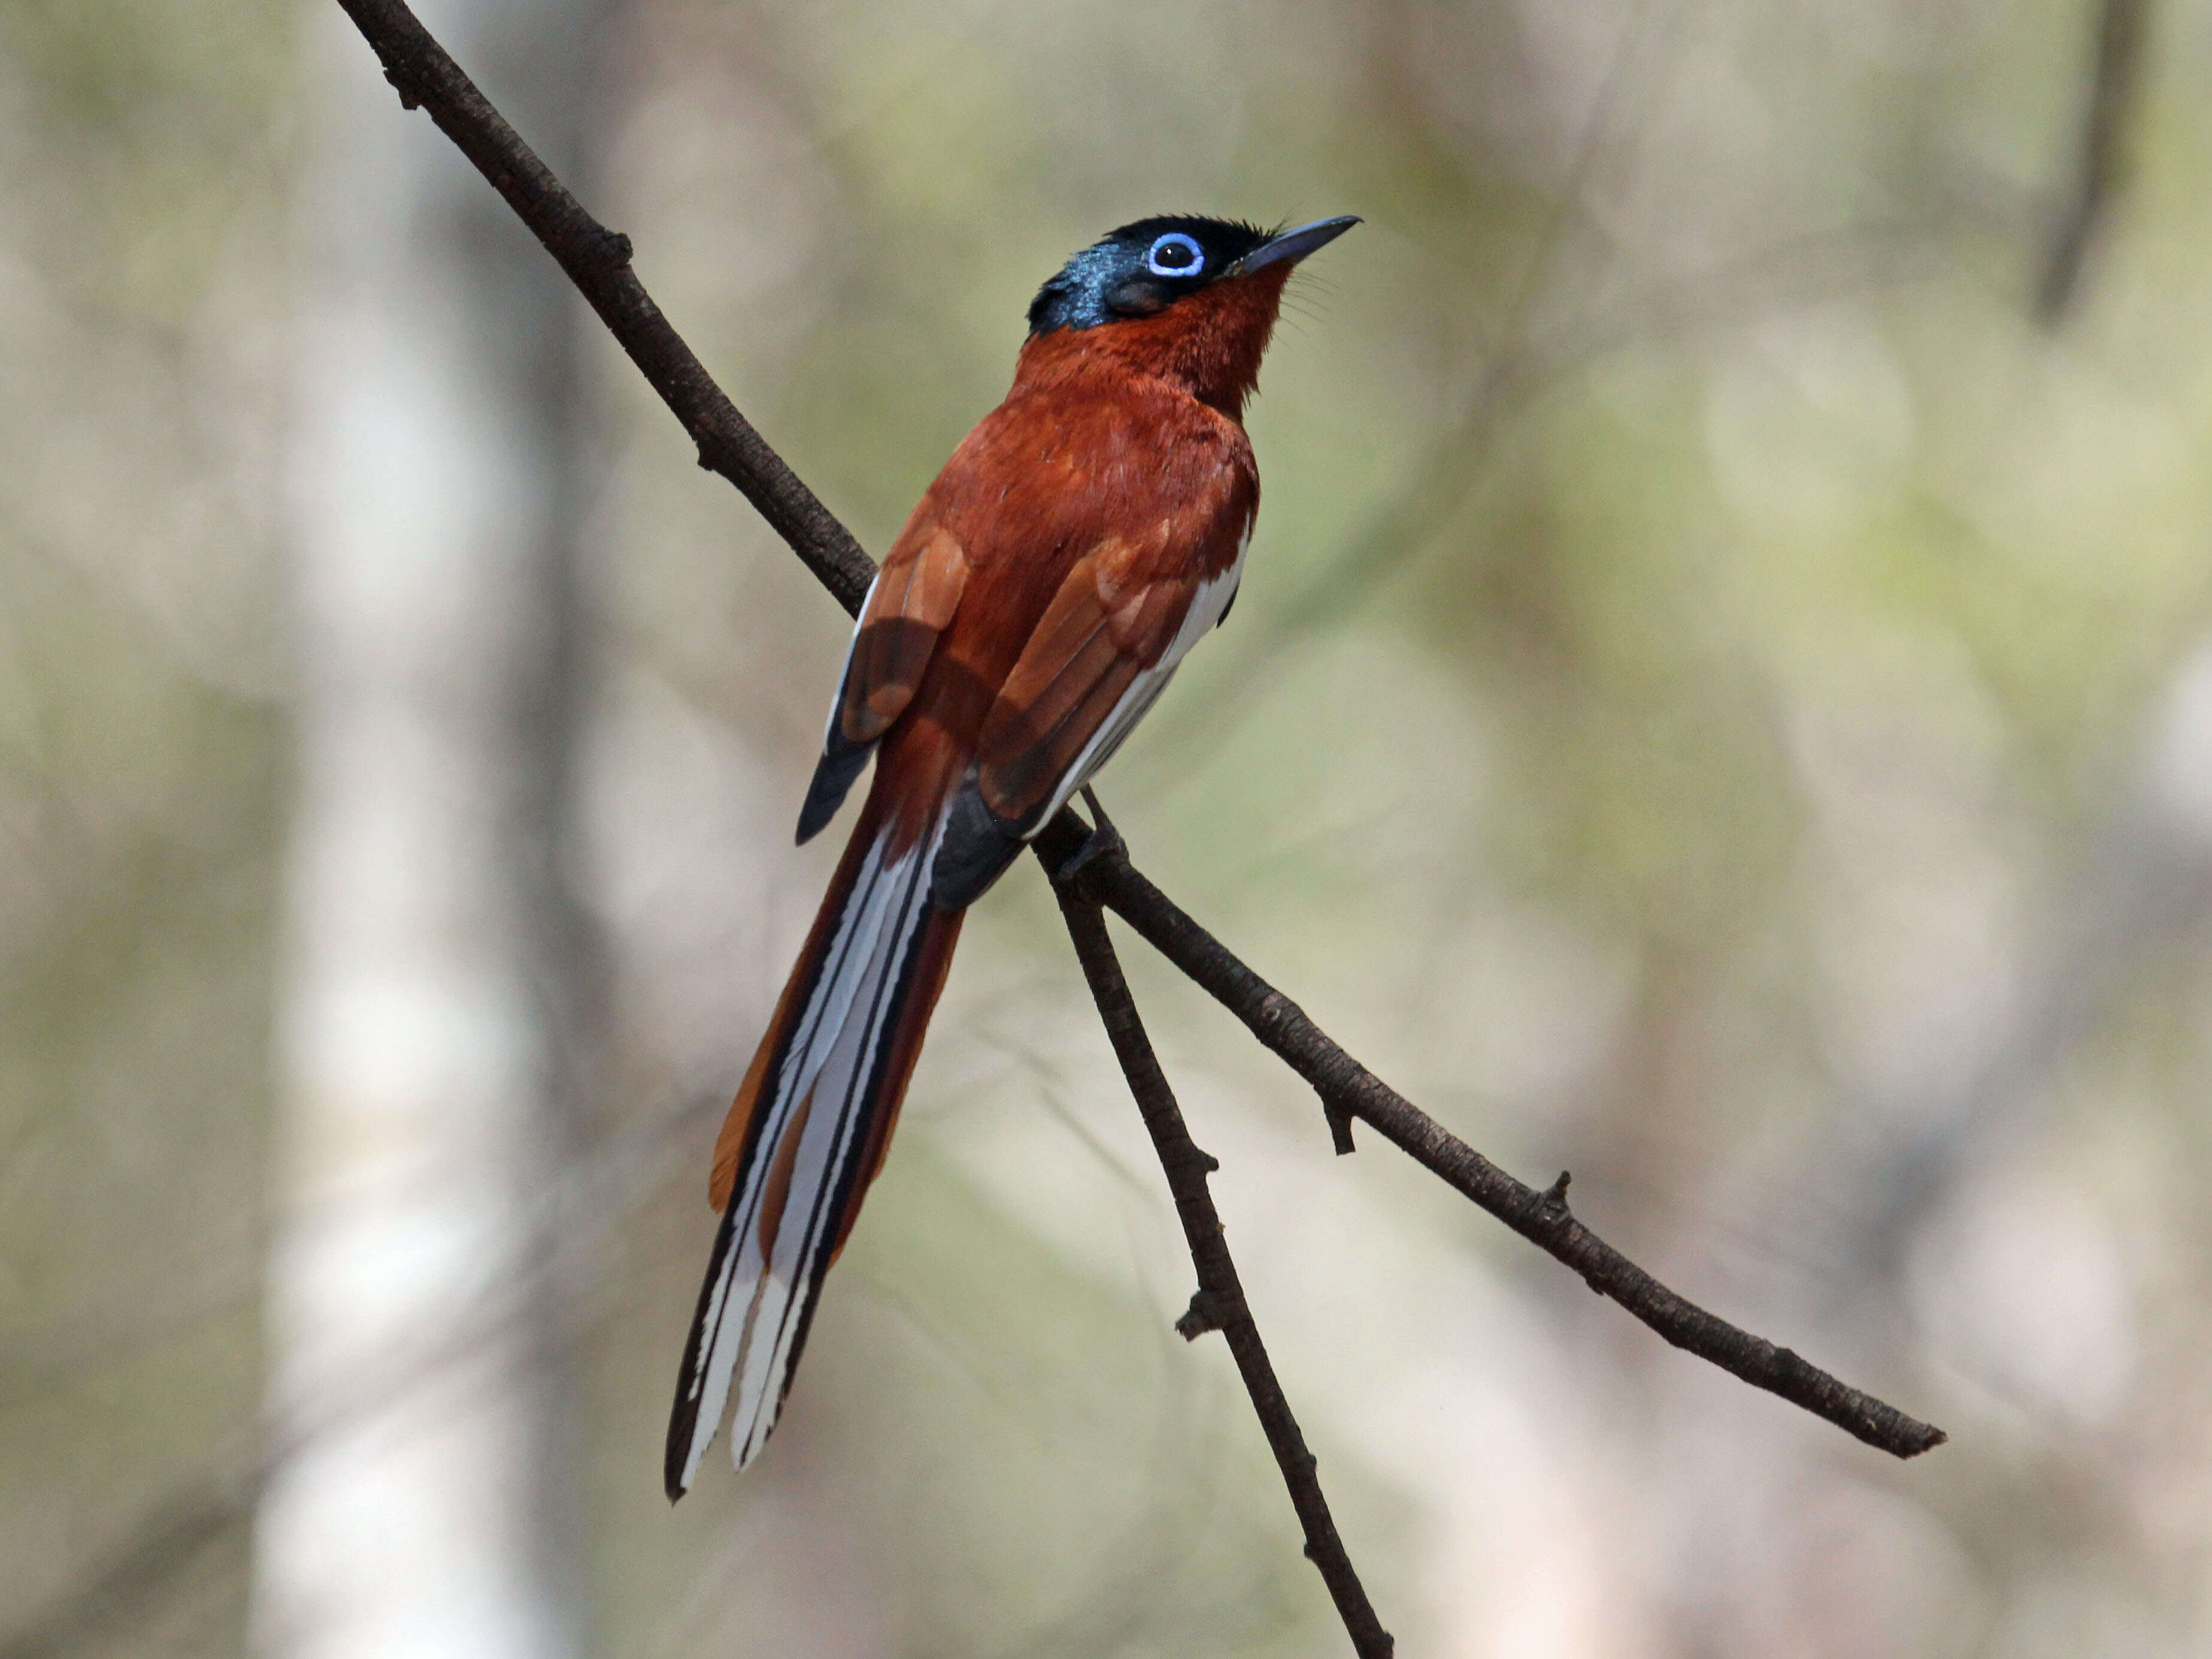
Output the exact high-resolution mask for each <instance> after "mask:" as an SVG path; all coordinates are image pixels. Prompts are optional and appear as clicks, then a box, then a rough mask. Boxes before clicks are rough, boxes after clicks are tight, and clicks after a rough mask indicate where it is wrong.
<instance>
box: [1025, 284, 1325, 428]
mask: <svg viewBox="0 0 2212 1659" xmlns="http://www.w3.org/2000/svg"><path fill="white" fill-rule="evenodd" d="M1290 273H1291V267H1290V266H1289V265H1288V264H1279V265H1270V266H1268V267H1267V268H1266V269H1264V270H1257V271H1255V272H1254V273H1253V274H1252V275H1251V276H1231V277H1225V278H1224V279H1223V280H1221V281H1219V282H1218V283H1212V284H1211V285H1210V286H1208V287H1206V288H1202V289H1200V290H1199V291H1198V292H1197V293H1195V294H1192V295H1186V296H1185V297H1184V298H1182V299H1180V300H1178V301H1176V302H1175V303H1174V304H1173V305H1171V306H1169V307H1167V308H1166V309H1165V310H1163V311H1159V312H1157V313H1153V314H1152V316H1149V317H1128V318H1123V319H1119V320H1117V321H1115V322H1111V323H1102V324H1100V325H1097V327H1094V328H1079V329H1058V330H1055V331H1053V332H1051V333H1049V334H1040V335H1036V336H1035V337H1032V338H1031V339H1030V341H1029V343H1027V344H1025V345H1024V346H1023V348H1022V355H1021V359H1020V362H1019V365H1018V368H1016V370H1015V374H1014V390H1015V391H1016V392H1031V391H1042V390H1043V389H1045V388H1046V387H1048V386H1055V385H1060V384H1063V383H1065V382H1066V381H1068V380H1075V379H1087V378H1089V377H1091V375H1094V374H1100V373H1102V372H1103V373H1106V374H1117V373H1118V374H1125V375H1133V376H1138V377H1142V378H1147V379H1153V380H1165V381H1167V382H1169V383H1170V385H1172V386H1176V387H1177V388H1178V389H1180V390H1182V391H1183V392H1188V393H1189V394H1190V395H1191V396H1192V397H1194V398H1197V399H1198V400H1199V401H1200V403H1203V404H1210V405H1212V407H1213V408H1215V409H1218V410H1220V411H1221V412H1222V413H1223V414H1225V415H1226V416H1229V417H1230V418H1231V420H1238V421H1241V420H1242V419H1243V415H1244V404H1245V403H1246V401H1247V400H1248V399H1249V398H1250V397H1251V395H1252V392H1253V390H1254V388H1255V387H1256V386H1258V385H1259V382H1260V361H1261V358H1262V357H1264V356H1267V341H1268V337H1270V336H1271V335H1272V334H1273V332H1274V329H1275V314H1276V313H1277V311H1278V310H1279V308H1280V307H1281V305H1282V299H1283V283H1284V280H1285V278H1286V277H1288V276H1289V275H1290Z"/></svg>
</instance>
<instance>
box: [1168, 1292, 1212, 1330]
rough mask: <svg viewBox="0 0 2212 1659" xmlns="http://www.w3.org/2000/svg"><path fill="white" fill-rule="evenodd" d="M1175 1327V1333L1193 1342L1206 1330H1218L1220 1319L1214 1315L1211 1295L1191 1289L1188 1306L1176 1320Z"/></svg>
mask: <svg viewBox="0 0 2212 1659" xmlns="http://www.w3.org/2000/svg"><path fill="white" fill-rule="evenodd" d="M1175 1328H1176V1335H1177V1336H1180V1337H1181V1338H1182V1340H1184V1341H1186V1342H1195V1341H1197V1340H1198V1339H1199V1338H1200V1337H1201V1336H1204V1335H1205V1334H1206V1333H1207V1332H1208V1331H1218V1330H1219V1329H1220V1328H1221V1321H1220V1320H1219V1318H1218V1317H1217V1316H1216V1314H1215V1311H1214V1301H1213V1297H1212V1295H1211V1294H1210V1293H1208V1292H1207V1291H1192V1292H1191V1293H1190V1306H1189V1307H1188V1308H1186V1309H1185V1310H1183V1314H1182V1318H1180V1319H1178V1320H1176V1322H1175Z"/></svg>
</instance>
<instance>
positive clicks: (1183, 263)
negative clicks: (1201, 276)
mask: <svg viewBox="0 0 2212 1659" xmlns="http://www.w3.org/2000/svg"><path fill="white" fill-rule="evenodd" d="M1145 266H1146V269H1147V270H1150V271H1151V272H1152V275H1153V276H1196V275H1197V274H1198V273H1199V271H1200V270H1203V269H1204V268H1205V266H1206V251H1205V250H1204V249H1203V248H1201V247H1200V246H1199V245H1198V240H1197V239H1196V238H1195V237H1192V236H1186V235H1184V234H1182V232H1181V231H1179V230H1171V231H1170V232H1169V233H1168V234H1166V235H1164V236H1163V237H1160V238H1159V239H1158V240H1156V241H1154V242H1153V244H1152V249H1151V251H1150V252H1147V253H1146V255H1145Z"/></svg>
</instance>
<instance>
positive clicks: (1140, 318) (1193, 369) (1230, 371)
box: [1024, 215, 1359, 415]
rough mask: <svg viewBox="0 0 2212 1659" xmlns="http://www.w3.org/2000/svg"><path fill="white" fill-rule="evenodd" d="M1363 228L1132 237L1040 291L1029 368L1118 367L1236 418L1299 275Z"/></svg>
mask: <svg viewBox="0 0 2212 1659" xmlns="http://www.w3.org/2000/svg"><path fill="white" fill-rule="evenodd" d="M1358 222H1359V221H1358V218H1357V217H1354V216H1351V215H1345V216H1340V217H1337V218H1334V219H1316V220H1315V221H1314V222H1312V223H1310V224H1304V225H1298V226H1295V227H1293V228H1290V229H1287V230H1276V231H1267V230H1262V229H1261V228H1259V227H1258V226H1257V225H1249V224H1243V223H1240V222H1237V221H1235V220H1230V219H1202V218H1193V217H1187V216H1179V215H1172V216H1164V217H1160V218H1156V219H1139V220H1138V221H1137V222H1135V223H1134V224H1128V225H1123V226H1122V227H1121V228H1120V229H1119V230H1116V231H1113V232H1111V233H1109V234H1108V235H1106V236H1105V237H1103V238H1102V239H1101V240H1098V241H1097V242H1095V243H1093V244H1092V245H1091V246H1089V247H1087V248H1085V249H1084V250H1083V251H1082V252H1080V253H1078V254H1077V255H1076V256H1075V257H1074V258H1072V259H1070V260H1069V261H1068V262H1067V264H1066V265H1065V266H1063V267H1062V268H1061V269H1060V273H1059V274H1058V275H1057V276H1054V277H1053V278H1052V279H1051V280H1050V281H1048V283H1045V285H1044V286H1043V287H1042V288H1041V289H1038V290H1037V296H1036V299H1035V300H1034V301H1031V302H1030V343H1029V345H1028V347H1027V348H1025V349H1024V367H1025V368H1026V367H1027V366H1028V365H1029V363H1030V361H1031V359H1032V358H1033V357H1034V358H1036V359H1039V360H1052V361H1060V360H1066V359H1071V358H1074V359H1097V358H1100V357H1105V358H1109V359H1113V360H1118V361H1121V362H1124V363H1126V364H1127V366H1129V367H1131V368H1136V369H1139V370H1140V371H1143V372H1146V373H1151V374H1158V375H1162V376H1164V377H1166V378H1170V379H1174V380H1179V381H1182V382H1184V383H1185V384H1187V385H1188V386H1189V387H1190V389H1191V390H1192V391H1193V392H1195V393H1196V394H1197V395H1198V396H1200V397H1201V398H1205V399H1206V401H1207V402H1208V403H1212V404H1217V405H1218V406H1220V407H1222V408H1224V409H1225V410H1226V411H1227V412H1228V413H1230V414H1232V415H1235V414H1237V413H1239V412H1241V411H1242V410H1243V404H1244V399H1245V398H1248V397H1249V396H1250V395H1251V391H1252V388H1253V386H1254V385H1255V384H1256V382H1257V380H1258V379H1259V374H1260V358H1261V355H1262V354H1263V353H1264V352H1265V351H1266V350H1267V338H1268V336H1269V334H1270V333H1272V332H1273V329H1274V325H1275V313H1276V310H1277V308H1278V307H1279V306H1280V304H1281V302H1282V295H1283V283H1284V282H1285V279H1286V278H1287V277H1288V276H1290V273H1291V267H1293V266H1294V265H1296V264H1297V262H1298V261H1299V260H1300V259H1303V258H1305V256H1306V255H1307V254H1309V253H1311V252H1313V251H1314V250H1315V249H1316V248H1318V247H1321V246H1323V245H1324V244H1326V243H1328V242H1333V241H1334V240H1336V239H1337V238H1338V237H1339V236H1341V235H1342V234H1344V233H1345V232H1346V231H1347V230H1349V229H1351V228H1352V226H1354V225H1356V224H1358ZM1063 336H1064V337H1065V338H1063ZM1039 366H1040V367H1042V361H1040V363H1039Z"/></svg>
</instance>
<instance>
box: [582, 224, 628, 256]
mask: <svg viewBox="0 0 2212 1659" xmlns="http://www.w3.org/2000/svg"><path fill="white" fill-rule="evenodd" d="M592 246H595V247H597V248H598V249H599V257H600V258H604V259H605V260H607V261H608V262H609V263H610V264H617V265H626V264H629V262H630V256H631V254H632V253H633V252H635V249H634V248H633V247H632V246H631V245H630V240H629V237H628V236H626V235H624V234H623V233H622V232H621V231H619V230H610V229H608V228H606V227H605V225H603V224H600V223H599V222H597V221H596V220H594V221H593V222H592Z"/></svg>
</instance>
